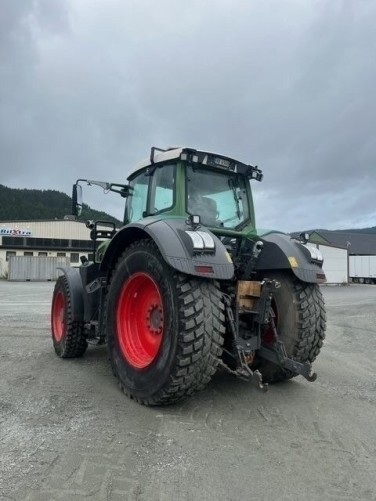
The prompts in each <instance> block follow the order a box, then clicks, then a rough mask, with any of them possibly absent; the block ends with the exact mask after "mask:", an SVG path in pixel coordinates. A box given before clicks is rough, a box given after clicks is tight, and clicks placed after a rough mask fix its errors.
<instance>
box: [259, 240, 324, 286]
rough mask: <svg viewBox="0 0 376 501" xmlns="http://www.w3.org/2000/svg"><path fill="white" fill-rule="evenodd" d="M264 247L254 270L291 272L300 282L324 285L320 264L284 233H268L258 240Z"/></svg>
mask: <svg viewBox="0 0 376 501" xmlns="http://www.w3.org/2000/svg"><path fill="white" fill-rule="evenodd" d="M260 240H261V241H262V242H263V244H264V247H263V249H262V251H261V253H260V256H259V259H258V260H257V263H256V266H255V270H256V271H266V270H283V269H288V270H292V272H293V273H294V275H295V276H296V277H297V278H299V280H301V281H302V282H308V283H325V282H326V277H325V273H324V271H323V269H322V263H317V262H314V261H312V260H311V258H310V255H309V251H308V250H307V249H306V248H305V247H304V246H303V245H302V244H300V243H299V242H298V241H297V240H294V239H292V238H291V237H290V236H289V235H286V234H284V233H277V232H275V233H274V232H273V233H269V234H267V235H265V236H263V237H261V238H260Z"/></svg>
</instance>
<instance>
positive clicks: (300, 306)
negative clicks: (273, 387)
mask: <svg viewBox="0 0 376 501" xmlns="http://www.w3.org/2000/svg"><path fill="white" fill-rule="evenodd" d="M268 278H274V279H276V280H277V281H278V282H279V283H280V284H281V286H280V287H279V288H278V289H277V290H276V291H275V292H274V293H273V302H272V307H273V309H274V311H275V314H276V318H275V322H276V328H277V333H278V335H279V337H280V339H281V341H283V343H284V345H285V348H286V352H287V356H288V357H289V358H293V359H294V360H296V361H298V362H301V363H304V362H310V363H312V362H313V361H314V360H315V359H316V357H317V355H318V354H319V353H320V350H321V347H322V345H323V341H324V338H325V329H326V313H325V305H324V299H323V297H322V293H321V290H320V288H319V286H318V285H317V284H310V283H305V282H301V281H300V280H298V279H297V278H295V277H293V276H292V275H290V274H287V273H281V274H277V273H276V274H273V275H270V276H269V277H268ZM269 335H270V332H269V333H265V336H264V341H265V344H266V346H267V345H268V337H269ZM256 364H257V368H258V369H259V371H260V372H261V374H262V376H263V380H264V381H265V382H274V381H283V380H286V379H291V378H292V377H295V376H296V374H294V373H292V372H291V371H289V370H287V369H282V368H280V367H279V366H278V365H276V364H273V363H272V362H269V361H267V360H265V359H262V358H257V359H256Z"/></svg>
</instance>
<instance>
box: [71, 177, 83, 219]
mask: <svg viewBox="0 0 376 501" xmlns="http://www.w3.org/2000/svg"><path fill="white" fill-rule="evenodd" d="M81 212H82V186H81V185H80V184H74V185H73V190H72V214H73V216H76V217H78V216H80V215H81Z"/></svg>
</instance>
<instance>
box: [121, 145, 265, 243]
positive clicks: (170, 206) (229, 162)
mask: <svg viewBox="0 0 376 501" xmlns="http://www.w3.org/2000/svg"><path fill="white" fill-rule="evenodd" d="M250 179H256V180H258V181H261V179H262V173H261V170H260V169H258V168H257V167H253V166H250V165H245V164H243V163H240V162H237V161H235V160H233V159H231V158H228V157H224V156H220V155H216V154H212V153H207V152H201V151H197V150H193V149H188V148H175V149H169V150H159V149H157V148H152V150H151V155H150V158H148V159H147V160H146V161H144V162H143V163H142V164H141V165H140V166H138V168H137V169H136V171H135V172H134V173H133V174H132V175H131V176H129V178H128V180H129V191H130V196H129V197H128V200H127V205H126V210H125V218H124V222H125V223H126V224H128V223H132V222H135V221H138V220H140V219H142V218H145V217H148V216H161V217H163V216H165V217H167V216H169V217H171V216H172V217H179V216H180V217H184V218H187V216H189V215H191V216H193V215H195V216H199V217H200V223H201V224H202V225H204V226H208V227H210V228H212V229H217V230H221V229H224V230H235V231H236V230H240V229H243V228H244V227H246V226H252V227H254V226H255V220H254V209H253V201H252V193H251V189H250V186H249V180H250ZM217 232H218V231H217ZM219 233H220V231H219Z"/></svg>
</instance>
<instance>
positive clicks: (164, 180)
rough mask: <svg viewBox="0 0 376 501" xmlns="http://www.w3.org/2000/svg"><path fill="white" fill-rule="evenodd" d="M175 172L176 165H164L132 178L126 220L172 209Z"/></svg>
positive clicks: (137, 218) (134, 219)
mask: <svg viewBox="0 0 376 501" xmlns="http://www.w3.org/2000/svg"><path fill="white" fill-rule="evenodd" d="M175 172H176V166H175V165H163V166H160V167H156V168H155V169H154V170H153V171H152V172H151V173H150V170H149V171H144V172H142V173H141V174H139V175H138V176H137V177H135V178H134V179H132V180H131V181H130V183H129V185H130V187H131V188H132V189H131V194H130V195H129V196H128V200H127V208H126V221H128V222H130V223H131V222H134V221H138V220H139V219H142V218H143V217H146V216H151V215H154V214H159V213H160V212H164V211H166V210H169V209H171V208H172V207H173V205H174V192H175Z"/></svg>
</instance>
